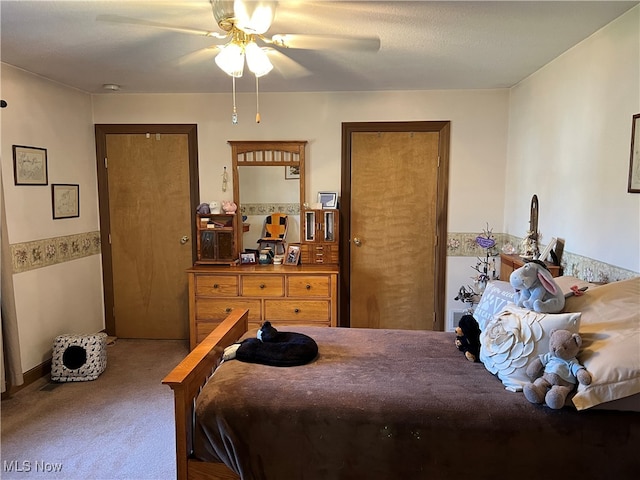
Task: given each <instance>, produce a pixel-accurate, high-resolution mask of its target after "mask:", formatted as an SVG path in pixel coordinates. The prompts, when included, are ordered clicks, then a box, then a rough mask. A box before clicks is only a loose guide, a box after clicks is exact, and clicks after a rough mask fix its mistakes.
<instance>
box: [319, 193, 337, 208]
mask: <svg viewBox="0 0 640 480" xmlns="http://www.w3.org/2000/svg"><path fill="white" fill-rule="evenodd" d="M318 203H321V204H322V208H323V209H327V208H338V192H318Z"/></svg>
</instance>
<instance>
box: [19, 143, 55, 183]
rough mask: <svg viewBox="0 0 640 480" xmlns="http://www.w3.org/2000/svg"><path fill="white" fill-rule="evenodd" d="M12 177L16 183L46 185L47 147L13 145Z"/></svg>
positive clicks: (47, 181)
mask: <svg viewBox="0 0 640 480" xmlns="http://www.w3.org/2000/svg"><path fill="white" fill-rule="evenodd" d="M13 179H14V183H15V184H16V185H47V184H48V183H49V180H48V176H47V149H46V148H40V147H27V146H25V145H13Z"/></svg>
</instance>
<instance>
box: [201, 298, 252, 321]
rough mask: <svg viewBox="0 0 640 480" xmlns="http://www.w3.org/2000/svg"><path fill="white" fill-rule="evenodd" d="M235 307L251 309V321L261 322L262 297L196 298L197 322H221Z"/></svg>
mask: <svg viewBox="0 0 640 480" xmlns="http://www.w3.org/2000/svg"><path fill="white" fill-rule="evenodd" d="M235 308H242V309H245V308H247V309H249V322H256V323H260V322H261V320H262V316H261V312H260V299H255V300H253V299H244V298H238V297H235V298H219V299H218V298H202V297H201V298H196V311H195V317H196V321H197V322H201V321H208V322H211V321H216V322H221V321H222V320H224V319H225V318H227V316H228V315H229V314H230V313H231V311H232V310H233V309H235Z"/></svg>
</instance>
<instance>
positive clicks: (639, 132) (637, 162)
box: [627, 113, 640, 193]
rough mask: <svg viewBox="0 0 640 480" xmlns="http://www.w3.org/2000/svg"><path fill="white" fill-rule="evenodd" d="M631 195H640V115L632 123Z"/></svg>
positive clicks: (629, 188) (635, 116) (634, 117)
mask: <svg viewBox="0 0 640 480" xmlns="http://www.w3.org/2000/svg"><path fill="white" fill-rule="evenodd" d="M627 191H628V192H629V193H640V113H637V114H635V115H634V116H633V121H632V122H631V159H630V160H629V185H628V187H627Z"/></svg>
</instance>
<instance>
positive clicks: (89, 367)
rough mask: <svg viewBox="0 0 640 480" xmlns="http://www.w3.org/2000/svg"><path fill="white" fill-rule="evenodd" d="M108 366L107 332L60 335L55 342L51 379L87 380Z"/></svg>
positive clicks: (63, 380)
mask: <svg viewBox="0 0 640 480" xmlns="http://www.w3.org/2000/svg"><path fill="white" fill-rule="evenodd" d="M105 368H107V334H106V333H102V332H101V333H96V334H93V335H60V336H58V337H56V339H55V341H54V342H53V359H52V361H51V380H52V381H54V382H86V381H88V380H95V379H96V378H98V377H99V376H100V374H101V373H102V372H104V369H105Z"/></svg>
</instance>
